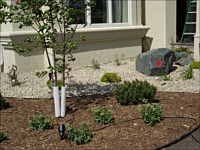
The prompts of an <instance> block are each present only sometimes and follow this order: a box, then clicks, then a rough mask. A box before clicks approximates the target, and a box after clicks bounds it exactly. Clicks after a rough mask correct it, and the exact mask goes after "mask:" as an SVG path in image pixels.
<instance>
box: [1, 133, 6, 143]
mask: <svg viewBox="0 0 200 150" xmlns="http://www.w3.org/2000/svg"><path fill="white" fill-rule="evenodd" d="M4 139H5V135H4V133H3V131H0V142H2V141H3V140H4Z"/></svg>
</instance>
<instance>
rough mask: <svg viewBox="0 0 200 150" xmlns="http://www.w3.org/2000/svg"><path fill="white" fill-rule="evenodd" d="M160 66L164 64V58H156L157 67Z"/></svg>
mask: <svg viewBox="0 0 200 150" xmlns="http://www.w3.org/2000/svg"><path fill="white" fill-rule="evenodd" d="M160 66H162V60H161V59H158V60H156V67H160Z"/></svg>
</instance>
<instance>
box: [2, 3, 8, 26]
mask: <svg viewBox="0 0 200 150" xmlns="http://www.w3.org/2000/svg"><path fill="white" fill-rule="evenodd" d="M7 8H8V5H7V3H6V2H5V0H0V24H2V23H5V22H6V17H7V15H8V11H6V9H7Z"/></svg>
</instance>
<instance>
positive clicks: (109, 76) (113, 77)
mask: <svg viewBox="0 0 200 150" xmlns="http://www.w3.org/2000/svg"><path fill="white" fill-rule="evenodd" d="M100 80H101V82H106V83H110V82H121V81H122V79H121V77H120V76H118V75H117V74H116V73H105V74H104V75H103V76H102V77H101V79H100Z"/></svg>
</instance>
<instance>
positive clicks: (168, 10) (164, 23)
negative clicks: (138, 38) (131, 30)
mask: <svg viewBox="0 0 200 150" xmlns="http://www.w3.org/2000/svg"><path fill="white" fill-rule="evenodd" d="M144 16H145V18H146V20H145V23H146V25H147V26H149V27H150V30H149V32H148V34H147V36H149V37H151V38H152V43H151V46H150V49H154V48H160V47H168V48H169V47H170V43H171V39H172V40H173V41H174V42H175V41H176V1H175V0H174V1H171V0H162V1H158V0H146V1H145V15H144Z"/></svg>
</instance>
